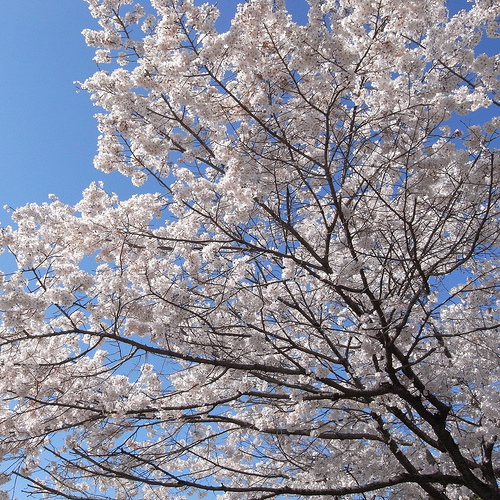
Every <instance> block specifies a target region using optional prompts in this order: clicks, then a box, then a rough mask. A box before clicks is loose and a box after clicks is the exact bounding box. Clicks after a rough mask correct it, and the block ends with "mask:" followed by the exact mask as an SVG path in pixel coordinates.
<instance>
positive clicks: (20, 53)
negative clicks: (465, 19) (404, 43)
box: [0, 0, 498, 225]
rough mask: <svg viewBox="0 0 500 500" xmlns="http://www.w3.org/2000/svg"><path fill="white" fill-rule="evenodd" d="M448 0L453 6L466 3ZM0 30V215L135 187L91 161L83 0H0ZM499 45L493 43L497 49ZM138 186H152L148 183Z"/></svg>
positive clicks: (296, 13) (93, 140)
mask: <svg viewBox="0 0 500 500" xmlns="http://www.w3.org/2000/svg"><path fill="white" fill-rule="evenodd" d="M217 3H218V6H219V10H220V11H221V18H220V23H219V28H222V29H226V28H227V27H228V25H229V20H230V19H231V18H232V16H233V14H234V11H235V7H236V4H237V3H238V2H236V1H235V0H219V2H217ZM286 3H287V7H288V9H289V11H290V12H291V13H292V15H293V17H294V20H295V21H298V22H301V21H302V22H305V20H306V13H307V4H306V2H305V0H288V1H287V2H286ZM467 5H468V4H467V2H466V0H454V1H453V3H452V4H451V5H450V9H453V11H454V12H455V11H456V10H458V9H459V8H464V7H467ZM2 14H3V19H4V25H3V29H2V33H1V34H0V65H1V68H0V151H1V156H0V175H1V179H2V180H1V182H0V222H1V223H2V224H3V225H6V224H8V223H9V222H10V216H9V214H8V213H7V212H6V211H5V210H2V209H1V207H2V206H4V205H8V206H10V207H13V208H16V207H19V206H22V205H24V204H26V203H29V202H37V203H41V202H44V201H48V194H49V193H54V194H56V195H57V196H58V197H60V198H61V200H62V201H63V202H65V203H76V202H77V201H78V200H79V199H80V196H81V193H82V191H83V190H84V189H85V188H86V187H87V186H88V185H89V184H90V183H91V182H92V181H94V180H103V181H104V182H105V188H106V189H107V190H110V191H115V192H117V193H118V194H120V196H121V197H125V196H128V195H129V194H131V193H133V192H135V191H136V190H137V188H134V187H133V186H131V183H130V181H129V180H128V179H125V178H122V177H121V176H120V175H119V174H116V175H111V176H107V175H105V174H103V173H101V172H99V171H97V170H95V169H94V168H93V166H92V161H93V158H94V155H95V153H96V147H97V146H96V145H97V136H98V131H97V128H96V121H95V119H94V118H93V115H94V113H95V112H97V109H96V108H93V107H92V103H91V101H90V99H89V96H88V94H87V93H85V92H80V93H77V92H76V86H75V84H74V82H75V81H77V80H80V81H83V80H85V79H86V78H88V77H90V76H91V75H92V74H93V73H94V72H95V70H96V63H95V62H94V61H93V60H92V58H93V55H94V51H93V49H91V48H88V47H86V45H85V41H84V38H83V36H82V35H81V32H82V30H83V29H85V28H92V27H93V26H95V21H94V20H93V19H92V17H91V16H90V14H89V12H88V8H87V4H86V3H85V2H84V1H83V0H7V1H5V2H2ZM496 52H498V48H497V49H496ZM143 190H156V186H151V185H147V186H145V187H144V188H143Z"/></svg>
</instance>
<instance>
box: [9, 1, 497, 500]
mask: <svg viewBox="0 0 500 500" xmlns="http://www.w3.org/2000/svg"><path fill="white" fill-rule="evenodd" d="M87 2H88V3H89V7H90V11H91V13H92V15H93V16H94V17H95V18H97V19H98V21H99V24H100V28H99V29H96V30H86V31H85V32H84V34H85V37H86V40H87V43H88V44H89V45H92V46H95V47H96V49H97V50H96V61H97V62H98V63H99V65H100V66H102V67H106V64H107V63H110V66H109V68H110V70H109V71H105V70H99V71H97V72H96V73H95V74H94V75H93V76H92V77H91V78H89V79H88V80H87V81H86V82H84V83H83V84H82V88H83V89H85V90H87V91H89V92H90V93H91V94H92V98H93V99H94V101H95V104H96V105H97V106H99V107H100V108H102V109H103V111H102V113H101V114H99V115H97V118H98V124H99V130H100V133H101V136H100V139H99V152H98V155H97V157H96V160H95V164H96V166H97V167H98V168H100V169H102V170H104V171H106V172H109V171H113V170H118V171H120V172H121V173H123V174H125V175H127V176H130V177H131V179H132V182H134V183H135V184H137V185H138V184H142V183H143V182H144V181H145V180H146V179H148V178H149V179H150V180H149V181H148V182H149V183H153V184H154V186H155V187H154V189H153V190H158V192H157V193H154V194H153V193H152V194H140V195H136V196H133V197H131V198H130V199H128V200H125V201H120V200H119V199H118V198H117V196H115V195H114V194H108V193H106V191H105V190H104V188H103V187H102V186H100V185H95V184H94V185H91V186H90V187H89V188H88V189H87V190H86V191H85V192H84V193H83V197H82V200H81V201H80V202H79V203H77V204H76V205H75V206H67V205H64V204H63V203H62V202H60V201H59V200H58V199H57V198H55V197H53V198H52V201H51V202H50V203H47V204H43V205H34V204H31V205H27V206H25V207H22V208H20V209H18V210H16V211H15V212H14V214H13V219H14V222H15V224H16V227H14V228H10V227H9V228H4V229H3V230H2V233H1V236H0V242H1V244H2V245H3V246H4V247H5V248H7V249H8V251H9V252H10V253H11V254H12V255H14V256H15V258H16V262H17V270H16V271H15V272H14V273H10V274H6V275H5V276H3V281H2V284H1V288H2V293H1V295H0V309H1V310H2V323H1V327H0V339H1V350H0V385H1V392H2V394H3V398H2V400H1V408H0V436H1V439H0V453H1V456H2V457H3V459H4V460H5V466H4V470H5V471H6V473H5V474H4V478H5V480H8V478H9V476H11V477H14V476H15V475H17V476H20V477H22V478H25V479H26V480H27V481H29V483H30V488H31V489H32V491H33V492H35V493H36V492H38V493H41V494H42V493H43V494H45V498H72V499H99V498H116V499H133V498H141V499H160V498H161V499H166V498H174V497H175V498H187V497H189V498H193V495H194V496H196V494H197V493H200V494H202V493H203V492H209V493H210V492H211V493H210V494H211V495H216V496H217V498H219V499H221V500H229V499H244V498H246V499H266V498H294V499H298V498H312V497H314V498H321V497H323V498H331V499H333V498H346V499H347V498H351V499H383V498H385V499H402V498H408V499H409V498H411V499H419V498H421V499H424V498H432V499H439V500H445V499H466V498H473V497H474V498H481V499H485V500H486V499H490V500H493V499H498V498H499V497H500V491H499V482H498V477H499V473H500V460H499V445H498V434H499V432H500V429H499V427H500V420H499V413H498V402H499V350H498V338H499V335H498V328H499V320H500V315H499V306H500V287H499V282H500V271H499V258H500V251H499V246H498V244H499V241H498V240H499V234H500V232H499V229H500V228H499V208H500V206H499V201H500V200H499V197H500V191H499V188H500V162H499V155H498V150H496V149H495V141H496V140H497V138H498V126H499V123H500V118H498V117H497V118H493V119H491V120H490V121H484V122H483V123H480V124H476V121H477V120H478V116H481V115H478V114H477V113H475V114H474V112H475V111H476V110H479V109H481V108H488V107H492V108H495V107H498V106H499V104H500V103H499V102H498V91H499V64H500V60H499V57H498V56H497V55H493V56H492V55H487V54H480V53H479V52H480V51H479V50H478V48H477V47H478V44H479V43H480V42H481V39H482V38H483V37H490V38H492V37H496V36H498V19H499V16H500V4H499V3H498V2H495V1H492V0H476V1H475V2H473V3H472V4H471V5H470V7H469V9H468V10H464V11H461V12H459V13H458V14H456V15H454V16H451V17H450V16H449V14H448V12H447V10H446V5H445V4H444V3H443V2H439V1H436V0H418V1H417V0H406V1H404V2H400V1H395V0H356V1H354V0H309V4H310V10H309V16H308V19H307V23H306V24H304V25H300V24H296V23H295V22H293V21H292V19H291V17H290V16H289V15H288V14H287V11H286V8H285V5H284V4H283V2H282V1H281V0H276V1H272V0H250V1H248V2H246V3H244V4H242V5H240V6H239V7H238V10H237V13H236V15H235V17H234V19H233V21H232V23H231V26H230V28H229V29H228V30H227V31H223V32H219V31H218V29H217V24H216V20H217V16H218V11H217V8H216V7H215V6H214V5H211V4H205V5H202V6H196V5H194V3H193V1H192V0H177V1H167V0H151V5H143V6H140V5H136V6H133V5H132V1H131V0H87ZM141 30H142V31H141ZM93 263H95V264H93Z"/></svg>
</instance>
